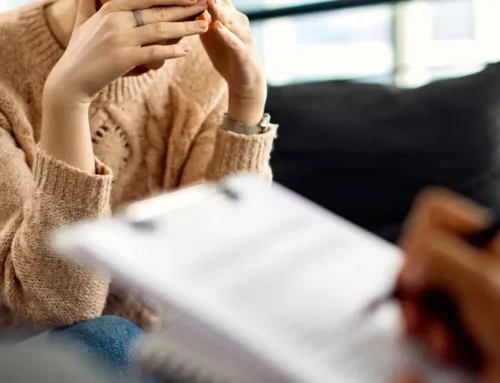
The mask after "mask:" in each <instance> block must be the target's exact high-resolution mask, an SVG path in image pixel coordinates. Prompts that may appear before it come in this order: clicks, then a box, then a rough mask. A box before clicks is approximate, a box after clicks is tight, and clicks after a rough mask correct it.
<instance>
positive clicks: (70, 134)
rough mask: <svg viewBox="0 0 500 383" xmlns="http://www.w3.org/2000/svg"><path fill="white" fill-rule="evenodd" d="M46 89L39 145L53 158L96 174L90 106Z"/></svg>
mask: <svg viewBox="0 0 500 383" xmlns="http://www.w3.org/2000/svg"><path fill="white" fill-rule="evenodd" d="M53 94H54V93H53V92H51V91H46V92H45V94H44V98H43V116H42V134H41V138H40V148H41V149H42V150H44V151H45V152H47V153H48V154H49V155H51V156H52V157H54V158H56V159H58V160H60V161H62V162H64V163H66V164H68V165H70V166H72V167H74V168H77V169H80V170H82V171H84V172H86V173H89V174H95V171H96V170H95V161H94V151H93V148H92V139H91V135H90V124H89V117H88V112H89V110H88V106H87V105H84V104H79V103H77V102H69V101H67V100H65V99H64V98H63V97H61V96H60V95H59V96H58V95H55V94H54V95H53Z"/></svg>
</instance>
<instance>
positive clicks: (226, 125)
mask: <svg viewBox="0 0 500 383" xmlns="http://www.w3.org/2000/svg"><path fill="white" fill-rule="evenodd" d="M270 123H271V115H270V114H269V113H266V114H264V116H263V117H262V120H261V121H260V122H259V124H258V125H256V126H246V125H244V124H243V123H242V122H240V121H237V120H233V119H232V118H231V117H229V116H228V115H227V113H226V114H225V115H224V122H223V124H222V128H223V129H224V130H225V131H229V132H233V133H236V134H245V135H252V134H262V133H265V132H266V131H267V129H268V128H269V125H270Z"/></svg>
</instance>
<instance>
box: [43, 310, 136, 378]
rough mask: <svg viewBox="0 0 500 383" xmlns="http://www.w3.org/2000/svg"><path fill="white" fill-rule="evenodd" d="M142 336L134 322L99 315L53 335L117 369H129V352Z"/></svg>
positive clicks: (57, 331)
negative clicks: (70, 342)
mask: <svg viewBox="0 0 500 383" xmlns="http://www.w3.org/2000/svg"><path fill="white" fill-rule="evenodd" d="M142 334H143V332H142V330H141V329H140V328H139V327H138V326H136V325H135V324H134V323H132V322H130V321H128V320H126V319H124V318H120V317H116V316H102V317H99V318H96V319H92V320H89V321H86V322H81V323H78V324H76V325H73V326H70V327H66V328H63V329H59V330H56V331H54V332H53V333H52V335H53V336H56V337H62V338H65V339H67V340H69V341H72V342H74V343H75V345H78V346H79V347H80V349H81V350H82V351H84V352H85V353H89V354H91V355H94V356H97V357H99V358H102V359H104V361H105V362H107V363H108V364H110V365H112V366H115V368H118V369H119V370H122V369H126V368H129V367H130V364H131V355H130V351H131V349H132V348H133V345H134V344H135V342H136V341H137V340H138V339H139V338H140V337H141V335H142Z"/></svg>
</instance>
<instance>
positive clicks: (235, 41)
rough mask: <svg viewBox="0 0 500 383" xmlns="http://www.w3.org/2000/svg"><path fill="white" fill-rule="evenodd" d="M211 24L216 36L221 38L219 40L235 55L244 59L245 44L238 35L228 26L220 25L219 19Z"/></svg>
mask: <svg viewBox="0 0 500 383" xmlns="http://www.w3.org/2000/svg"><path fill="white" fill-rule="evenodd" d="M213 26H214V27H213V28H214V30H215V32H216V34H217V36H218V37H219V38H220V39H221V41H222V42H223V43H224V44H225V45H226V46H227V47H228V48H230V49H231V50H232V51H233V53H234V54H235V55H236V56H238V57H240V59H244V55H245V52H246V45H245V44H244V43H243V41H241V40H240V39H239V38H238V36H236V35H235V34H234V33H233V32H231V31H230V30H229V29H228V28H226V27H225V26H224V25H222V23H221V22H220V21H216V22H214V23H213Z"/></svg>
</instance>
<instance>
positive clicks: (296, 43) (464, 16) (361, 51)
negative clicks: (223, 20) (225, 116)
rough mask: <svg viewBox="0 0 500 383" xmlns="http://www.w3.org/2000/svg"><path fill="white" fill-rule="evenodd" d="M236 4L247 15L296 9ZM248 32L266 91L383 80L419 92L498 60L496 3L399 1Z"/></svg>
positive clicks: (270, 1)
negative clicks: (257, 10) (316, 82)
mask: <svg viewBox="0 0 500 383" xmlns="http://www.w3.org/2000/svg"><path fill="white" fill-rule="evenodd" d="M240 1H243V0H240ZM244 1H245V4H248V5H247V6H246V7H248V9H254V8H256V7H264V8H265V7H271V8H272V7H276V6H277V4H279V6H285V5H295V4H297V3H298V1H297V0H253V1H252V0H244ZM257 2H258V3H257ZM307 2H312V1H311V0H308V1H307ZM301 3H304V1H302V2H301ZM250 4H251V5H250ZM253 28H254V31H255V34H256V36H257V41H258V44H259V49H260V51H261V53H262V55H263V59H264V63H265V67H266V71H267V75H268V78H269V81H270V83H273V84H284V83H290V82H302V81H309V80H322V79H353V80H356V81H373V80H375V81H378V80H383V81H384V82H387V80H388V79H390V81H389V82H394V83H396V84H398V85H401V86H419V85H422V84H425V83H427V82H429V81H432V80H434V79H440V78H445V77H450V76H458V75H464V74H468V73H472V72H475V71H478V70H480V69H481V68H483V67H484V65H485V64H486V63H488V62H494V61H497V60H500V44H498V38H497V36H500V1H498V0H414V1H405V2H401V3H399V4H396V5H392V4H388V5H377V6H366V7H362V8H353V9H348V10H344V11H337V12H324V13H321V14H309V15H303V16H295V17H291V18H282V19H276V20H269V21H264V22H259V23H255V25H254V27H253Z"/></svg>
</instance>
